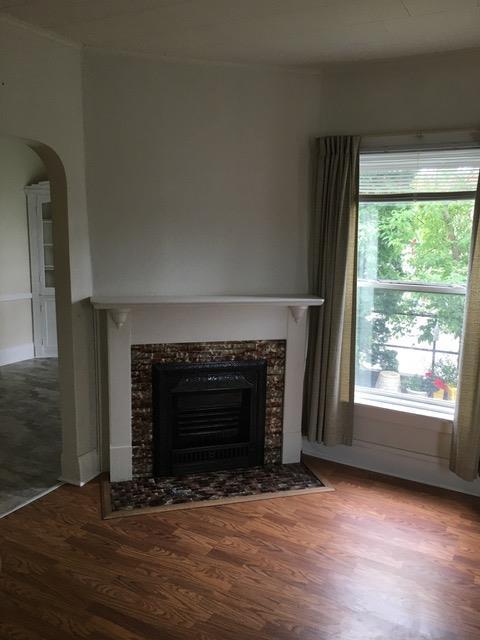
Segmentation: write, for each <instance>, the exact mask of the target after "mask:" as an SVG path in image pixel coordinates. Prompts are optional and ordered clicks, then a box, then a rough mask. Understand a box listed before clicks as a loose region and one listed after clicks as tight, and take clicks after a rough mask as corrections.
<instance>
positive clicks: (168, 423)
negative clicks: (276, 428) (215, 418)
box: [152, 360, 267, 476]
mask: <svg viewBox="0 0 480 640" xmlns="http://www.w3.org/2000/svg"><path fill="white" fill-rule="evenodd" d="M195 374H196V376H197V378H198V379H199V380H200V379H203V380H204V381H205V376H207V380H208V376H209V375H210V374H211V378H212V380H214V386H213V387H212V388H211V389H208V388H203V390H204V391H205V393H208V392H209V391H221V390H231V389H232V384H234V385H235V384H236V388H238V389H243V390H248V389H249V390H250V391H251V399H250V416H249V417H250V420H249V426H248V434H249V437H248V441H245V442H242V443H238V444H239V445H240V449H242V450H243V455H241V456H239V457H236V458H232V459H225V460H222V459H221V453H222V450H223V449H227V448H228V447H229V446H230V447H232V446H234V445H231V444H230V445H225V444H218V445H209V446H208V447H196V448H195V449H194V450H193V449H192V450H191V451H192V452H193V451H198V450H201V449H205V451H206V450H207V449H208V450H209V451H212V454H211V456H212V458H211V459H210V460H203V461H201V462H198V463H189V464H188V465H185V464H177V463H175V457H176V456H175V454H176V452H178V451H181V452H183V453H186V454H188V453H189V452H190V450H189V449H180V450H179V449H175V447H174V434H173V414H174V406H173V403H174V394H175V393H183V392H185V393H189V392H190V391H193V390H196V391H199V390H202V389H201V388H200V387H198V388H195V387H194V382H193V386H192V380H193V381H195V378H196V376H195ZM222 378H223V381H222ZM186 379H188V381H189V383H190V388H189V389H188V390H186V391H183V390H182V389H181V387H182V385H185V380H186ZM232 381H233V382H232ZM242 381H244V382H242ZM222 384H224V386H223V387H222ZM242 385H243V386H242ZM266 385H267V363H266V361H265V360H241V361H240V360H237V361H235V360H234V361H228V362H206V363H195V364H190V363H188V364H185V363H174V364H162V363H155V364H153V365H152V398H153V467H154V475H155V476H165V475H180V474H182V473H188V472H196V471H209V470H215V469H224V468H235V467H249V466H260V465H263V463H264V441H265V402H266ZM207 386H208V385H207ZM233 388H235V387H233ZM216 452H218V454H219V459H217V458H216V457H215V455H216ZM207 453H208V452H207Z"/></svg>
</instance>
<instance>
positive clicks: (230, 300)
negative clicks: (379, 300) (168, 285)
mask: <svg viewBox="0 0 480 640" xmlns="http://www.w3.org/2000/svg"><path fill="white" fill-rule="evenodd" d="M90 300H91V303H92V305H93V306H94V307H95V309H106V310H108V312H109V314H110V317H111V318H112V320H113V322H114V323H115V325H116V327H117V328H121V327H122V326H123V325H124V324H125V322H126V320H127V317H128V313H129V312H130V310H131V309H132V308H133V307H135V308H136V307H146V306H151V305H165V304H168V305H179V304H182V305H193V304H201V305H251V304H260V305H273V306H277V307H288V308H289V309H290V312H291V314H292V316H293V318H294V320H295V322H298V321H299V320H300V319H301V318H302V317H303V315H304V314H305V312H306V310H307V309H308V307H318V306H321V305H322V304H323V302H324V301H323V298H319V297H318V296H294V295H286V296H228V295H225V296H98V297H93V298H91V299H90Z"/></svg>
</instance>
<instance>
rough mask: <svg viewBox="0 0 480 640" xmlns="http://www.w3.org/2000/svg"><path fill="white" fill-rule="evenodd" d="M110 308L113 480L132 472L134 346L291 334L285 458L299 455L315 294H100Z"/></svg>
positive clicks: (98, 301) (97, 305)
mask: <svg viewBox="0 0 480 640" xmlns="http://www.w3.org/2000/svg"><path fill="white" fill-rule="evenodd" d="M91 303H92V305H93V307H94V309H95V313H96V314H104V313H105V314H107V318H106V319H107V324H106V329H107V336H106V337H107V359H108V367H107V369H108V384H107V387H108V422H109V457H110V464H109V466H110V478H111V480H113V481H119V480H129V479H131V478H132V420H131V347H132V345H134V344H159V343H177V342H178V343H182V342H216V341H228V340H278V339H282V340H286V365H285V388H284V407H283V445H282V461H283V462H298V461H299V460H300V453H301V446H302V435H301V419H302V397H303V376H304V370H305V358H306V340H307V316H306V313H305V312H306V311H307V309H308V307H311V306H316V307H318V306H320V305H322V304H323V300H322V299H321V298H319V297H316V296H301V295H299V296H294V295H286V296H142V297H139V296H95V297H93V298H91Z"/></svg>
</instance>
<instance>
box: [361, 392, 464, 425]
mask: <svg viewBox="0 0 480 640" xmlns="http://www.w3.org/2000/svg"><path fill="white" fill-rule="evenodd" d="M382 391H383V390H380V389H368V390H365V389H359V388H358V387H357V388H356V389H355V404H356V405H360V406H369V407H375V408H377V409H387V410H388V411H396V412H400V413H406V414H414V415H419V416H427V417H429V418H437V419H440V420H450V421H451V420H453V416H454V413H455V404H454V403H453V402H449V401H448V400H436V399H435V398H421V399H419V400H415V399H414V398H413V397H412V396H409V395H408V394H406V393H405V394H402V393H394V392H393V391H392V392H383V393H382ZM402 396H405V397H402Z"/></svg>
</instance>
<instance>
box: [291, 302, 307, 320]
mask: <svg viewBox="0 0 480 640" xmlns="http://www.w3.org/2000/svg"><path fill="white" fill-rule="evenodd" d="M288 308H289V309H290V313H291V314H292V316H293V319H294V320H295V322H297V323H298V322H300V320H301V319H302V318H303V316H304V315H305V313H306V311H307V309H308V307H307V306H296V307H294V306H291V307H288Z"/></svg>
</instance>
